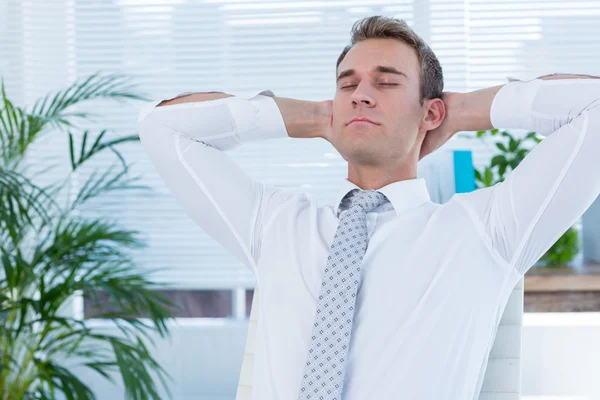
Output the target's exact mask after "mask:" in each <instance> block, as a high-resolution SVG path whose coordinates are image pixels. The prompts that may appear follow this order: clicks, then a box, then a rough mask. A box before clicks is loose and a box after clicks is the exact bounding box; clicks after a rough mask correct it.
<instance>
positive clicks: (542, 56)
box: [0, 0, 600, 400]
mask: <svg viewBox="0 0 600 400" xmlns="http://www.w3.org/2000/svg"><path fill="white" fill-rule="evenodd" d="M375 14H378V15H385V16H392V17H396V18H401V19H404V20H405V21H407V22H408V24H409V25H410V26H412V27H413V29H415V31H416V32H417V33H418V34H419V35H420V36H421V37H423V39H424V40H425V41H426V42H427V43H429V45H430V46H431V47H432V49H433V50H434V51H435V53H436V54H437V56H438V58H439V60H440V62H441V64H442V67H443V70H444V76H445V88H444V90H447V91H458V92H466V91H472V90H477V89H481V88H484V87H489V86H494V85H499V84H502V83H506V82H507V77H514V78H516V79H522V80H529V79H533V78H535V77H537V76H540V75H544V74H550V73H555V72H559V73H576V74H592V75H600V42H599V41H598V37H600V2H598V1H575V0H571V1H543V2H542V1H528V0H519V1H512V0H504V1H491V0H461V1H459V0H418V1H417V0H412V1H411V0H407V1H379V0H369V1H364V0H363V1H293V0H288V1H242V0H237V1H235V0H205V1H191V0H190V1H186V0H162V1H161V0H153V1H150V0H102V1H92V0H44V1H43V0H0V75H1V77H2V82H3V85H4V96H3V98H4V100H5V101H4V103H3V104H2V105H0V107H4V108H3V114H0V116H2V119H1V120H0V121H4V122H3V123H2V127H3V129H4V132H5V136H3V137H2V139H3V140H4V143H2V145H3V146H4V147H7V146H8V144H7V143H8V140H9V139H8V137H9V135H8V134H7V132H9V131H10V130H11V129H12V132H13V133H15V132H16V136H18V134H19V132H20V131H21V129H20V127H22V126H21V125H18V124H16V123H14V124H13V122H11V121H12V120H14V119H15V118H17V117H19V116H20V117H22V114H19V112H16V111H15V113H13V114H11V113H8V111H10V110H17V109H21V110H23V112H25V113H29V114H31V115H35V114H36V110H35V109H33V106H34V105H41V104H42V103H43V101H42V100H43V99H44V98H46V99H47V100H48V101H47V102H46V103H45V105H46V107H47V108H46V110H49V109H50V108H51V106H50V104H51V103H52V100H55V102H54V104H59V103H61V100H62V108H61V109H60V110H59V111H60V112H58V111H57V112H56V113H55V115H53V117H52V118H55V120H53V121H54V123H53V124H47V125H46V126H45V127H44V130H43V134H39V135H37V136H36V138H35V140H31V141H30V143H29V142H28V143H29V144H28V147H27V151H22V152H21V153H19V154H20V155H21V156H22V163H20V165H19V168H25V167H30V169H29V170H28V171H30V172H28V173H27V174H28V175H27V177H28V178H30V179H31V180H32V181H33V182H35V183H36V184H38V185H45V184H48V183H50V182H57V181H59V182H62V184H61V185H63V186H61V185H59V188H60V189H67V190H61V191H60V193H57V194H56V196H57V197H56V199H57V200H58V201H59V202H67V203H68V202H69V201H70V200H73V199H76V198H77V193H81V191H82V190H85V188H86V182H89V181H88V179H89V178H90V177H91V176H92V175H93V174H94V173H96V174H97V173H100V172H103V171H106V170H108V169H109V168H111V166H113V165H117V166H119V165H127V168H126V174H127V176H138V177H139V180H138V183H139V184H142V185H144V186H146V188H138V187H131V188H128V189H124V188H123V190H120V188H119V187H108V189H107V190H104V191H103V192H102V195H101V196H97V197H95V198H93V199H90V201H87V202H85V203H83V204H81V207H77V209H75V210H73V215H74V216H76V217H83V218H91V219H96V220H105V219H106V220H111V221H115V222H116V223H118V224H119V226H121V227H125V228H126V229H129V230H135V231H137V232H138V233H139V239H140V240H143V241H144V242H145V246H143V247H139V248H134V247H133V246H132V248H131V249H130V252H129V254H130V255H131V260H130V261H131V264H132V265H134V264H135V266H136V268H138V270H139V271H140V273H143V274H144V275H145V276H146V277H147V279H148V280H149V282H150V281H151V282H153V285H154V286H152V287H151V288H150V286H148V287H149V288H150V289H148V290H152V291H153V292H154V293H158V294H160V295H162V296H163V297H164V299H167V300H168V301H170V302H171V303H172V306H171V307H170V310H172V316H173V317H175V319H174V320H171V321H170V322H169V323H170V324H172V329H171V337H170V339H163V338H160V337H159V335H158V334H157V333H156V332H155V333H152V334H151V335H155V336H156V338H157V347H155V348H152V350H151V353H150V354H149V358H153V359H155V360H156V361H157V362H159V363H162V365H164V366H167V367H166V368H165V369H166V370H168V373H169V374H170V375H171V376H172V381H171V383H169V386H170V388H171V392H172V395H173V398H175V399H204V400H209V399H210V400H213V399H215V400H226V399H227V400H232V399H233V398H234V397H235V390H236V386H237V382H238V377H239V372H240V365H241V361H242V355H243V351H244V344H245V340H246V330H247V322H248V316H249V313H250V306H251V300H252V294H253V288H254V284H255V279H254V277H253V275H252V273H251V272H250V270H248V269H246V268H245V267H244V266H243V265H241V264H240V263H239V261H237V260H236V259H235V258H234V257H233V256H231V255H229V254H227V253H226V252H225V251H224V250H223V249H222V248H221V247H220V246H219V245H218V244H217V243H216V242H215V241H213V240H212V239H211V238H210V237H209V236H208V235H206V234H205V233H204V232H203V231H202V230H201V229H199V228H198V227H197V226H195V225H194V223H193V222H192V221H191V220H190V219H188V217H187V216H186V215H185V214H184V213H183V211H182V209H181V208H180V207H179V206H178V205H177V203H176V202H175V200H174V199H173V198H172V197H171V196H170V195H169V193H168V191H167V189H166V187H165V186H164V185H163V184H162V181H161V180H160V178H159V176H158V175H157V173H156V172H155V171H154V169H153V168H152V165H151V164H150V161H149V159H148V158H147V157H146V156H145V155H144V153H143V151H142V148H141V145H140V143H139V142H138V141H136V140H134V139H130V140H123V141H120V142H119V140H118V139H119V138H123V137H131V136H135V135H136V122H137V117H138V113H139V110H140V107H141V106H142V105H143V104H146V101H149V100H160V99H168V98H172V97H173V96H175V95H177V94H179V93H182V92H190V91H199V92H204V91H213V90H215V91H222V92H236V93H248V94H249V93H251V92H256V91H260V90H264V89H270V90H272V91H273V92H274V93H275V95H276V96H281V97H292V98H297V99H304V100H314V101H320V100H326V99H332V98H333V96H334V93H335V63H336V60H337V57H338V56H339V54H340V52H341V51H342V49H343V47H344V46H345V45H346V44H348V42H349V39H350V37H349V33H350V28H351V26H352V24H353V23H354V22H355V21H356V20H358V19H360V18H363V17H366V16H369V15H375ZM96 74H97V75H96ZM117 74H118V75H120V76H122V77H124V78H123V79H125V78H127V79H128V80H129V81H128V82H129V83H130V84H131V85H132V86H130V87H128V88H127V90H124V89H123V88H124V86H122V84H121V83H119V81H117V80H115V81H110V80H108V78H107V79H106V80H104V81H102V80H101V79H100V78H99V77H100V76H104V77H109V76H117ZM92 76H93V77H94V79H95V80H90V81H87V83H86V79H89V78H90V77H92ZM95 82H97V84H96V86H95V87H94V83H95ZM73 85H75V86H73ZM86 85H87V86H86ZM111 85H112V86H111ZM119 85H121V86H119ZM77 87H79V88H80V89H81V90H80V91H79V95H81V94H82V93H83V92H85V91H86V90H88V92H87V93H89V94H90V95H89V96H87V97H85V96H83V97H81V98H77V95H78V94H77V92H76V88H77ZM67 88H72V90H71V91H67V90H66V89H67ZM122 89H123V90H122ZM69 98H73V99H75V100H76V101H73V102H72V104H70V103H68V102H65V99H69ZM6 99H9V100H10V106H9V105H8V104H9V103H7V102H6ZM557 101H560V99H557ZM40 109H42V110H43V107H40V108H38V110H37V111H39V110H40ZM57 109H58V108H57ZM7 110H8V111H7ZM77 113H89V114H90V115H87V116H86V118H77V117H78V116H77ZM92 114H93V115H92ZM10 115H14V116H16V117H15V118H13V119H11V117H10ZM48 115H49V114H48ZM23 118H24V117H23ZM46 118H47V120H48V121H49V120H50V117H48V116H47V115H46ZM24 120H27V119H26V118H25V119H24ZM65 120H69V121H77V124H76V129H75V126H69V125H68V124H66V123H64V122H65ZM43 121H46V120H43ZM27 127H29V128H31V125H27ZM103 130H105V131H106V132H105V134H103V136H102V137H101V139H100V140H99V142H98V143H109V144H110V145H107V146H105V148H106V149H107V150H111V149H114V150H116V149H117V148H118V156H116V154H117V153H116V152H115V151H104V152H97V154H96V153H95V152H93V151H92V152H91V153H90V157H87V158H89V159H87V158H86V157H81V158H80V161H81V160H83V158H86V160H85V165H82V166H81V168H77V169H76V168H75V165H76V164H77V163H74V162H73V160H74V158H75V159H77V157H76V156H77V155H79V156H83V155H84V154H86V151H87V150H86V149H90V146H91V145H92V143H93V142H94V141H95V140H97V139H98V137H99V136H100V134H101V132H103ZM85 131H88V134H87V135H86V136H85V138H86V139H85V140H84V134H83V132H85ZM21 133H22V132H21ZM69 133H70V134H69ZM535 139H536V136H535V135H531V134H530V132H521V131H516V130H515V131H510V132H506V131H505V134H502V132H498V131H489V132H479V133H476V132H462V133H461V134H459V135H457V136H456V137H454V138H453V139H452V140H451V141H450V142H448V143H447V144H446V145H445V146H444V147H443V148H442V149H440V150H438V154H436V155H435V157H434V155H432V156H431V157H428V158H426V159H425V160H427V162H425V160H424V161H423V162H422V163H421V164H420V165H419V168H420V169H419V175H420V176H423V177H426V179H427V181H428V186H429V188H430V191H431V192H432V195H433V197H434V199H436V200H437V201H439V202H444V201H446V200H447V199H448V198H449V196H451V195H452V194H453V193H455V192H462V191H469V190H476V189H477V188H480V187H484V186H490V185H492V184H495V183H497V182H499V181H501V180H502V179H503V178H504V176H505V175H506V174H507V173H509V172H510V171H511V170H512V169H513V168H514V167H516V165H518V162H519V161H520V160H521V159H522V158H523V157H524V156H525V155H526V153H527V151H528V150H530V149H531V147H533V146H534V145H535V144H536V143H537V142H539V138H538V141H536V140H535ZM111 140H112V141H113V142H112V143H111V142H110V141H111ZM499 144H502V145H499ZM86 146H87V147H86ZM74 149H75V150H74ZM80 149H81V152H79V150H80ZM599 150H600V149H599ZM228 154H229V156H230V157H232V158H233V159H234V160H235V161H236V162H237V163H238V164H239V165H240V166H241V167H242V168H243V169H244V170H245V171H246V172H247V173H248V174H249V175H251V176H252V177H254V178H256V179H258V180H260V181H263V182H266V183H269V184H274V185H277V186H280V187H286V188H287V189H291V190H298V191H307V192H310V193H311V194H313V195H315V196H317V197H318V198H319V201H322V202H323V204H325V203H327V202H328V201H330V199H332V198H333V196H334V195H335V190H336V188H337V183H336V182H338V181H339V179H340V178H343V177H346V173H347V164H346V162H345V161H344V160H343V159H342V158H341V156H340V155H339V154H338V153H337V151H336V150H335V148H333V147H332V146H331V145H330V143H328V142H326V141H324V140H298V141H296V140H294V139H292V138H281V139H274V140H269V141H260V142H255V143H251V144H247V145H245V146H242V147H238V148H236V149H234V150H232V151H230V152H228ZM91 155H93V157H92V156H91ZM465 156H466V158H464V157H465ZM497 156H502V157H501V159H500V160H501V162H496V163H495V164H493V163H492V162H491V160H492V159H493V158H494V157H497ZM459 159H460V160H461V161H460V162H457V161H456V160H459ZM6 160H7V159H5V161H6ZM502 160H503V161H502ZM81 164H83V162H82V163H81ZM502 164H504V167H502ZM50 166H52V169H50ZM4 168H5V169H4V170H3V171H4V173H6V174H7V175H6V176H8V172H7V171H10V168H16V167H14V165H12V164H11V163H9V162H5V163H4ZM542 170H543V168H541V169H540V173H542ZM19 171H21V169H19ZM96 176H97V175H96ZM65 177H66V180H62V179H63V178H65ZM0 198H1V197H0ZM241 200H242V201H243V199H241ZM515 200H516V201H518V199H515ZM1 206H2V205H0V207H1ZM598 207H600V206H598V205H597V204H594V205H592V207H591V208H590V209H589V210H588V212H587V213H586V214H585V215H584V216H583V217H582V219H581V220H580V221H578V223H577V224H576V225H575V226H573V228H572V229H570V230H569V231H568V232H567V233H566V234H565V235H564V237H562V238H561V240H560V243H558V242H557V245H556V246H555V247H553V249H551V251H549V253H548V254H547V255H546V257H544V258H543V259H541V260H540V261H539V262H538V264H536V266H535V267H534V268H532V269H531V270H530V271H529V272H528V274H527V276H526V279H525V298H524V312H525V315H524V319H523V325H524V326H523V342H522V343H523V344H522V348H523V352H522V357H523V375H522V376H523V386H522V391H523V395H524V398H531V399H548V398H552V399H555V398H556V399H575V398H576V399H583V398H590V399H591V398H600V395H599V396H598V397H594V393H595V394H598V393H600V383H598V382H599V381H598V379H597V376H596V375H597V372H598V371H600V339H599V338H600V314H599V313H598V311H600V275H599V274H600V267H599V266H598V260H600V231H598V229H600V228H598V227H600V223H599V222H600V209H598ZM7 226H8V225H6V227H7ZM1 227H2V225H0V228H1ZM6 227H5V228H6ZM0 230H1V229H0ZM5 273H6V272H5ZM33 273H34V272H32V274H33ZM35 273H38V272H35ZM4 278H5V279H7V278H6V276H5V277H4ZM148 284H150V283H148ZM103 285H104V286H102V287H101V288H100V289H98V290H96V289H94V288H91V289H89V291H90V293H91V292H93V293H94V294H95V296H86V294H87V293H86V289H85V288H84V287H81V286H77V287H76V288H75V289H72V292H68V295H67V296H65V298H64V302H62V303H61V304H60V306H61V310H62V311H61V312H63V313H64V314H63V315H67V316H68V317H69V318H73V319H74V320H75V321H84V322H85V323H86V324H87V326H92V327H94V328H95V329H99V330H100V331H103V332H113V331H116V328H114V325H113V323H112V322H114V321H110V318H108V317H107V316H108V313H109V312H110V311H111V310H114V307H113V306H114V304H112V305H111V299H112V300H113V301H114V299H115V297H114V293H111V291H110V290H109V289H110V287H109V286H107V285H106V284H103ZM131 288H132V287H129V290H131ZM36 290H37V289H36ZM34 291H35V290H34ZM128 293H129V292H128ZM19 312H21V311H19ZM127 312H128V315H129V316H133V317H143V318H150V320H151V321H154V322H156V321H161V318H163V316H162V315H156V314H153V312H152V311H151V310H149V309H148V308H147V307H146V308H144V307H132V308H130V309H128V310H127ZM104 317H107V318H104ZM164 317H165V318H166V314H165V316H164ZM169 326H171V325H169ZM34 331H35V330H34ZM56 337H57V336H54V337H52V336H49V337H44V340H51V339H52V338H54V339H56ZM6 343H12V342H10V340H8V341H7V342H6ZM12 344H13V345H14V343H12ZM0 345H1V344H0ZM79 356H82V357H84V356H85V355H84V354H79ZM88 356H89V355H88ZM140 357H141V356H140ZM149 358H148V359H149ZM142 359H143V357H142ZM146 360H147V359H146ZM115 366H116V368H117V369H116V370H115V371H117V370H118V368H119V363H118V362H117V363H115ZM70 371H71V372H72V373H73V374H74V375H76V376H79V377H80V378H81V379H82V381H83V382H86V383H87V384H88V385H89V387H90V388H91V390H92V391H93V392H94V393H95V394H96V396H97V398H99V399H108V398H111V399H120V398H124V389H123V383H122V382H120V379H121V378H117V381H116V382H117V384H116V385H113V384H111V383H110V382H109V381H107V380H105V379H104V378H103V377H102V376H101V375H102V374H97V373H95V372H94V371H93V370H91V369H90V368H87V369H86V368H83V367H73V369H71V370H70ZM113 373H116V374H117V375H119V373H118V372H113ZM152 373H153V372H152ZM152 373H150V374H152ZM121 375H122V371H121ZM152 379H156V378H152ZM157 385H158V384H157ZM43 386H44V385H41V387H43ZM158 386H160V385H158ZM39 390H40V392H41V391H42V389H39ZM157 390H158V392H157V394H156V396H155V397H154V398H163V396H166V395H165V394H164V392H163V389H161V388H157ZM15 393H16V392H15ZM550 396H555V397H550ZM151 397H152V396H150V395H148V398H151ZM0 398H1V397H0ZM6 398H11V397H6ZM13 398H16V397H13ZM82 398H83V397H82ZM142 398H144V397H142ZM164 398H166V397H164Z"/></svg>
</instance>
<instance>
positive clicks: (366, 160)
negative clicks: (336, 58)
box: [331, 39, 425, 167]
mask: <svg viewBox="0 0 600 400" xmlns="http://www.w3.org/2000/svg"><path fill="white" fill-rule="evenodd" d="M380 67H383V69H381V68H380ZM389 68H394V69H395V70H397V71H400V72H401V73H403V74H396V73H392V72H387V71H388V70H389ZM378 69H379V70H378ZM348 70H354V73H353V74H346V71H348ZM419 70H420V68H419V62H418V59H417V53H416V51H415V50H414V49H413V48H412V47H410V46H408V45H407V44H405V43H402V42H400V41H398V40H395V39H368V40H365V41H362V42H359V43H357V44H356V45H354V47H353V48H352V49H350V51H349V52H348V53H347V54H346V56H345V57H344V59H343V60H342V62H341V63H340V65H339V67H338V70H337V78H338V79H337V82H336V91H335V97H334V99H333V121H332V133H331V134H332V137H331V143H332V144H333V145H334V147H335V148H336V149H337V150H338V151H339V153H340V154H341V155H342V157H343V158H344V159H345V160H347V161H348V162H351V163H354V164H360V165H373V166H380V165H387V166H389V167H393V166H397V165H400V164H402V163H404V162H405V161H406V160H407V159H408V157H411V156H413V155H414V152H415V151H416V154H417V156H418V153H419V150H420V147H421V142H422V139H423V137H424V134H425V132H422V134H418V130H419V123H420V120H421V113H422V108H421V105H420V103H419V84H420V78H419ZM354 117H367V118H369V119H371V120H372V121H374V122H375V123H376V125H375V124H371V123H368V122H352V123H350V121H351V120H352V118H354Z"/></svg>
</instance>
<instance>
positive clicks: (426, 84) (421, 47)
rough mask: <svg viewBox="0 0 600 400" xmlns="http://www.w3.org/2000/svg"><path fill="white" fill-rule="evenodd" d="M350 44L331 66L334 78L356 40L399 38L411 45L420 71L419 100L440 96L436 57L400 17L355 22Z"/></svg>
mask: <svg viewBox="0 0 600 400" xmlns="http://www.w3.org/2000/svg"><path fill="white" fill-rule="evenodd" d="M350 37H351V40H350V44H349V45H348V46H346V47H345V48H344V50H343V51H342V53H341V54H340V56H339V57H338V60H337V64H336V66H335V70H336V77H337V69H338V67H339V66H340V63H341V62H342V60H343V59H344V57H345V56H346V54H347V53H348V51H350V49H351V48H352V47H353V46H354V45H355V44H356V43H358V42H362V41H363V40H367V39H375V38H390V39H396V40H400V41H401V42H403V43H406V44H408V45H409V46H411V47H412V48H414V49H415V50H416V52H417V59H418V61H419V64H420V65H421V71H420V76H419V80H420V99H419V101H420V103H421V105H423V102H424V99H434V98H441V97H442V92H443V90H444V75H443V73H442V66H441V65H440V62H439V61H438V58H437V56H436V55H435V53H434V52H433V50H431V48H430V47H429V45H428V44H427V43H425V41H423V39H422V38H421V37H420V36H419V35H417V34H416V33H415V31H413V30H412V28H410V27H409V26H408V25H407V23H406V22H405V21H404V20H402V19H397V18H392V17H384V16H380V15H375V16H371V17H366V18H363V19H361V20H358V21H356V22H355V23H354V24H353V25H352V30H351V32H350Z"/></svg>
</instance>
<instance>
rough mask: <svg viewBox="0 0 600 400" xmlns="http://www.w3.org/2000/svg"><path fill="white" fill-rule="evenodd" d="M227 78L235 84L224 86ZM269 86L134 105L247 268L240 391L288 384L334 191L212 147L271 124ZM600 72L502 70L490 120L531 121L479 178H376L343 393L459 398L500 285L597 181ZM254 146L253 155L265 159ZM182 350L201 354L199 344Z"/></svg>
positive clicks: (478, 371)
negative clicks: (528, 147) (521, 154)
mask: <svg viewBox="0 0 600 400" xmlns="http://www.w3.org/2000/svg"><path fill="white" fill-rule="evenodd" d="M232 94H235V93H232ZM272 96H274V94H273V92H271V91H268V90H267V91H262V92H260V94H253V95H251V96H246V97H242V96H237V95H236V97H229V98H225V99H218V100H213V101H208V102H195V103H183V104H176V105H170V106H164V107H157V108H155V106H156V104H157V103H159V102H160V100H158V101H155V102H152V103H150V104H147V105H145V106H144V107H143V109H142V110H141V112H140V115H139V120H138V128H139V135H140V138H141V141H142V145H143V147H144V150H145V152H146V153H147V154H148V156H149V157H150V159H151V160H152V163H153V165H154V166H155V168H156V169H157V171H158V173H159V174H160V176H161V177H162V179H163V180H164V182H165V183H166V185H167V187H168V188H169V190H170V191H171V193H172V194H173V195H174V196H175V198H176V199H177V201H178V203H179V204H180V205H181V206H182V207H183V209H184V210H185V212H186V213H187V214H188V215H189V217H190V218H192V219H193V220H194V221H195V222H196V223H197V224H198V225H199V226H200V227H201V228H202V229H203V230H205V231H206V232H207V233H208V234H209V235H210V236H212V237H213V238H214V239H215V240H216V241H217V242H218V243H220V244H221V245H222V246H223V247H224V248H225V249H226V250H227V251H229V252H231V253H232V254H234V255H235V256H236V257H237V258H238V259H239V260H240V261H241V262H242V263H243V264H244V265H246V266H247V267H248V268H250V269H251V270H252V271H254V273H255V274H256V277H257V282H258V285H259V287H260V296H259V303H258V306H259V307H260V308H259V313H260V319H259V321H258V326H257V339H256V354H255V358H254V382H253V399H257V400H293V399H296V398H297V396H298V391H299V387H300V383H301V378H302V372H303V370H304V365H305V362H306V357H307V352H308V348H309V345H310V334H311V331H312V325H313V322H314V318H315V309H316V304H317V297H318V294H319V290H320V286H321V279H322V276H323V270H324V268H325V264H326V259H327V255H328V252H329V248H330V246H331V242H332V239H333V236H334V233H335V231H336V229H337V226H338V221H339V219H338V216H339V212H340V210H341V209H342V208H343V207H344V206H345V205H344V204H339V202H340V200H341V199H342V198H343V197H344V195H345V194H347V193H348V192H349V191H350V190H352V189H354V188H358V186H356V185H355V184H353V183H352V182H350V181H348V180H347V179H345V178H344V179H340V182H339V190H338V192H337V196H336V197H335V199H334V201H333V202H332V203H331V204H329V205H326V206H317V199H316V198H315V197H314V196H313V195H311V194H309V193H298V192H291V191H286V190H283V189H280V188H277V187H274V186H270V185H266V184H263V183H261V182H258V181H256V180H254V179H252V178H250V177H249V176H248V175H247V174H246V173H245V172H244V171H242V170H241V169H240V168H239V167H238V165H237V164H236V163H234V162H233V161H232V160H231V158H230V157H228V156H227V154H226V151H227V150H229V149H232V148H234V147H236V146H239V145H240V144H243V143H245V142H248V141H252V140H261V139H268V138H278V137H287V136H288V133H287V131H286V127H285V124H284V121H283V117H282V115H281V112H280V110H279V108H278V107H277V104H276V103H275V101H274V100H273V98H272ZM598 105H600V80H595V79H567V80H541V79H532V80H530V81H511V82H510V83H507V84H506V85H505V86H504V87H503V88H502V89H501V90H500V91H499V92H498V93H497V94H496V96H495V98H494V100H493V104H492V108H491V121H492V124H493V126H494V127H497V128H503V129H509V128H518V129H527V130H533V131H536V132H537V133H538V134H540V135H542V136H547V138H546V139H544V140H543V141H542V142H541V143H540V144H538V145H537V146H536V147H535V148H534V149H533V150H532V151H531V152H530V153H529V154H528V155H527V157H526V158H525V159H524V160H523V161H522V162H521V164H520V165H519V166H518V167H517V168H516V169H515V170H514V171H512V172H511V173H509V174H508V177H507V179H506V180H505V181H504V182H502V183H499V184H497V185H495V186H493V187H489V188H484V189H479V190H476V191H474V192H470V193H460V194H455V195H454V196H453V197H452V198H451V199H450V200H449V201H448V202H446V203H444V204H437V203H434V202H432V201H431V200H430V197H429V193H428V191H427V188H426V185H425V181H424V180H423V179H409V180H403V181H398V182H394V183H391V184H388V185H386V186H384V187H382V188H380V189H379V190H380V191H381V192H382V193H384V194H385V195H386V196H387V197H388V199H389V200H390V203H387V204H385V205H383V206H381V207H379V209H376V210H374V211H372V212H370V213H369V214H368V215H367V222H368V228H369V237H370V239H369V243H368V248H367V250H366V253H365V255H364V259H363V267H362V272H363V274H364V275H363V277H362V282H361V285H360V287H359V291H358V297H357V299H356V315H355V319H354V325H353V334H352V339H351V347H350V351H349V356H348V364H347V369H346V381H345V388H344V394H343V399H344V400H367V399H374V400H375V399H376V400H386V399H389V400H392V399H394V400H397V399H411V400H432V399H436V400H441V399H449V400H457V399H469V400H475V399H477V398H478V396H479V392H480V389H481V384H482V379H483V375H484V373H485V368H486V366H487V361H488V356H489V352H490V349H491V347H492V344H493V340H494V334H495V327H496V326H497V325H498V323H499V322H500V317H501V316H502V313H503V310H504V307H505V305H506V302H507V299H508V297H509V295H510V293H511V290H512V289H513V287H514V286H515V285H516V284H517V283H518V282H519V280H520V279H521V278H522V277H523V275H524V274H525V272H526V271H527V270H528V269H529V268H530V267H531V266H532V265H533V264H534V263H535V262H536V261H537V260H538V259H539V258H540V257H541V256H542V255H543V254H544V253H545V252H546V251H547V250H548V249H549V248H550V246H551V245H552V244H553V243H554V242H555V241H556V240H557V239H558V238H559V237H560V236H561V235H562V234H563V233H564V232H565V231H566V230H567V229H568V228H569V227H570V226H571V225H572V224H574V223H575V222H576V220H577V219H578V218H579V217H580V216H581V215H582V214H583V213H584V211H585V210H586V209H587V208H588V207H589V206H590V205H591V204H592V202H593V201H594V199H595V198H596V197H597V196H598V194H599V193H600V174H599V173H598V171H600V156H598V153H599V152H600V107H598ZM265 162H269V161H268V159H265ZM198 356H200V357H201V356H202V355H201V354H199V355H198Z"/></svg>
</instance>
